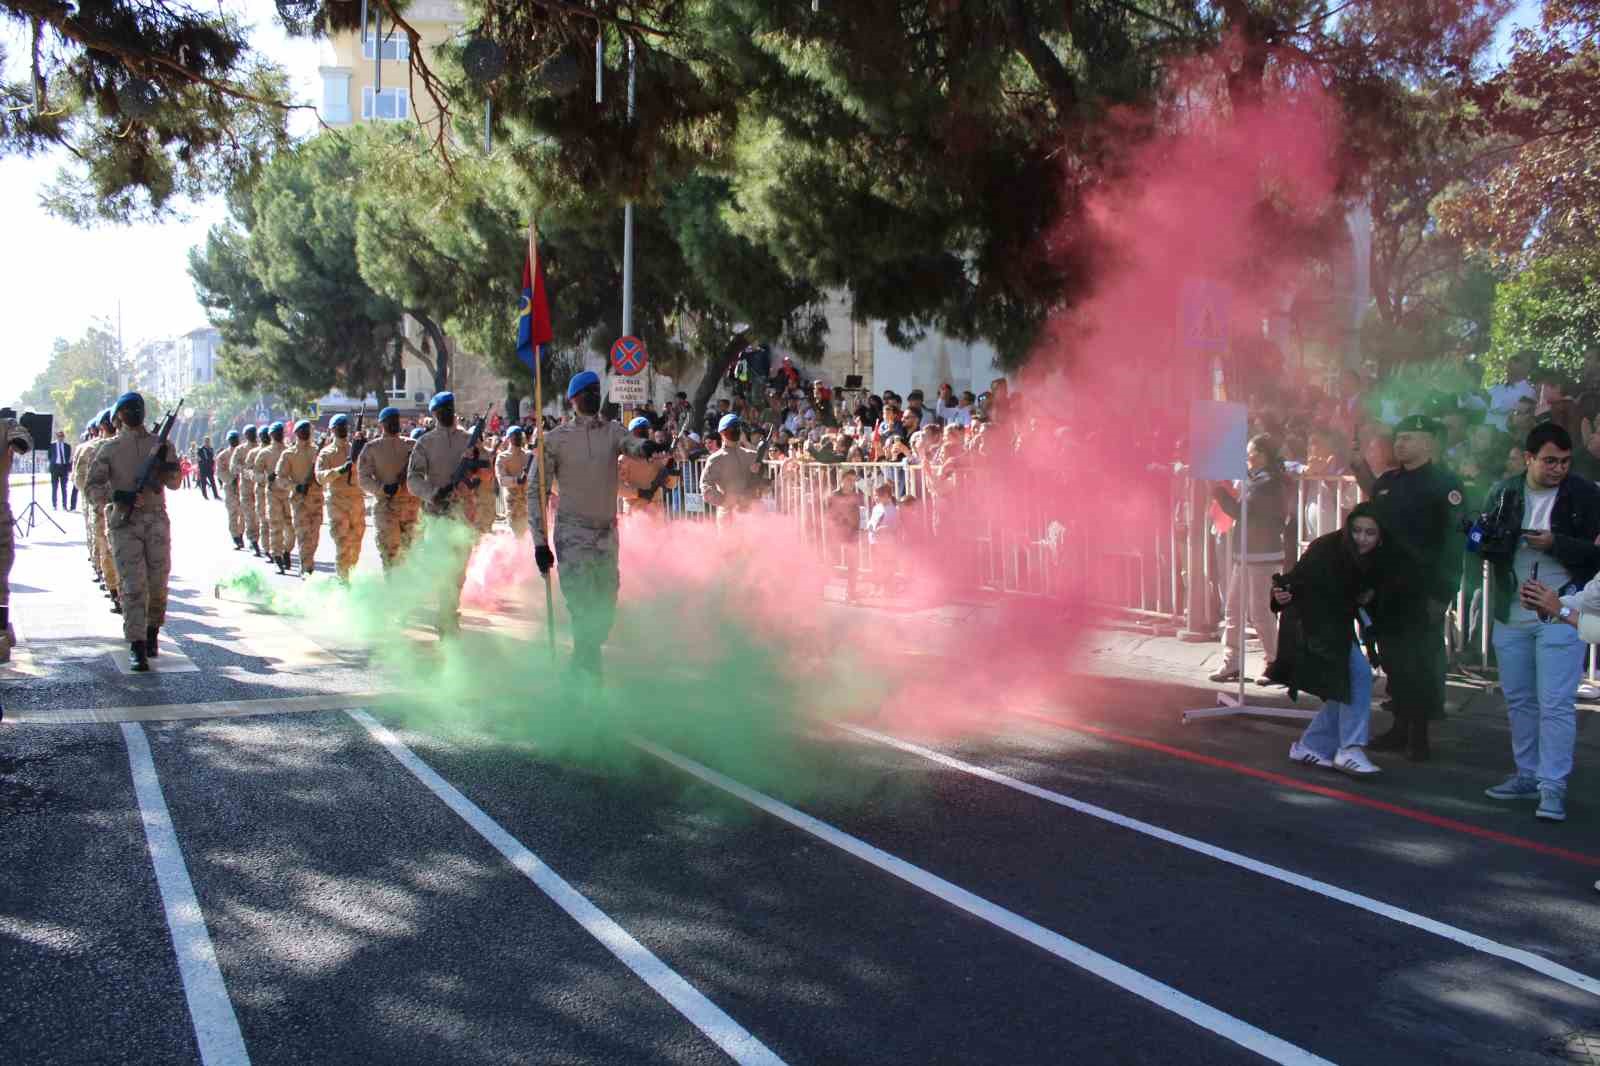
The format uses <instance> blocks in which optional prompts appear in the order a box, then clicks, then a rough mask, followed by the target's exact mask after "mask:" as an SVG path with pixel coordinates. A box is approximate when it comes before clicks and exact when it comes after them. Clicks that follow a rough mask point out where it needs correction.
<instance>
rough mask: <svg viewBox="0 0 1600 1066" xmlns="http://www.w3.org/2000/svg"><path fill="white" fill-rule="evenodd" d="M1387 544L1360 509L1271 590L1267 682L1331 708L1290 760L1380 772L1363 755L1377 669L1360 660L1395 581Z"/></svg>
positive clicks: (1366, 510) (1370, 513)
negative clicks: (1369, 620) (1375, 614)
mask: <svg viewBox="0 0 1600 1066" xmlns="http://www.w3.org/2000/svg"><path fill="white" fill-rule="evenodd" d="M1383 541H1384V536H1383V529H1382V527H1381V526H1380V525H1379V524H1378V519H1377V515H1376V513H1375V512H1374V510H1373V508H1372V505H1371V504H1366V503H1363V504H1361V505H1359V506H1357V507H1356V508H1355V509H1354V510H1352V511H1351V512H1350V517H1349V518H1348V519H1346V520H1345V524H1344V528H1343V529H1341V530H1339V531H1338V532H1337V533H1329V534H1327V535H1325V536H1321V537H1318V538H1317V539H1316V540H1314V541H1312V542H1311V544H1310V545H1309V546H1308V547H1307V548H1306V552H1305V554H1304V555H1302V556H1301V557H1300V561H1299V562H1298V563H1296V564H1295V566H1294V569H1293V570H1290V571H1289V573H1288V574H1287V575H1284V576H1283V577H1282V579H1281V580H1276V581H1274V587H1273V590H1272V609H1273V610H1274V611H1277V612H1280V614H1281V618H1280V621H1279V627H1278V628H1279V633H1278V657H1277V658H1276V659H1275V660H1273V662H1272V664H1271V666H1270V667H1269V668H1268V670H1267V677H1268V678H1269V679H1270V680H1272V681H1274V682H1277V683H1278V684H1281V685H1287V686H1288V688H1289V691H1290V693H1291V694H1294V693H1296V692H1309V693H1312V694H1313V695H1316V696H1321V697H1322V698H1323V699H1324V700H1325V701H1327V702H1325V703H1324V704H1323V705H1322V710H1321V711H1320V712H1319V713H1318V714H1317V716H1316V717H1315V718H1313V719H1312V720H1311V724H1310V725H1308V726H1306V730H1305V732H1304V733H1302V734H1300V739H1299V740H1297V741H1295V742H1294V743H1293V744H1291V745H1290V746H1289V758H1291V759H1293V760H1294V761H1295V762H1300V763H1305V764H1306V765H1308V766H1322V767H1326V768H1328V769H1331V770H1338V771H1340V772H1342V773H1346V774H1350V775H1351V776H1353V777H1370V776H1371V775H1373V774H1376V773H1378V772H1379V771H1378V768H1377V767H1376V766H1374V765H1373V764H1372V761H1371V760H1370V759H1368V758H1367V753H1366V751H1365V750H1364V749H1365V746H1366V743H1367V727H1368V723H1369V721H1370V720H1371V717H1372V666H1371V664H1369V663H1368V661H1367V658H1366V656H1364V655H1363V654H1362V653H1361V644H1360V642H1359V641H1357V639H1356V633H1357V629H1356V625H1357V622H1358V621H1359V620H1361V615H1362V614H1364V613H1366V612H1370V611H1371V609H1372V607H1373V604H1374V602H1375V600H1376V598H1377V596H1378V594H1379V590H1380V589H1381V588H1383V586H1384V585H1385V584H1386V583H1388V582H1389V581H1391V580H1392V579H1393V578H1394V577H1395V576H1396V575H1395V574H1393V573H1392V572H1391V571H1392V563H1391V556H1390V553H1389V551H1387V550H1386V549H1385V548H1384V546H1383ZM1369 617H1370V615H1369Z"/></svg>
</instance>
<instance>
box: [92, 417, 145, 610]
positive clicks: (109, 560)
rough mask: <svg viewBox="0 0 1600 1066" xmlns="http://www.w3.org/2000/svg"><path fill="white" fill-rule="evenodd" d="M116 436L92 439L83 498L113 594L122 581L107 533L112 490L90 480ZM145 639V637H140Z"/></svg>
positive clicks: (103, 570) (102, 574) (107, 588)
mask: <svg viewBox="0 0 1600 1066" xmlns="http://www.w3.org/2000/svg"><path fill="white" fill-rule="evenodd" d="M115 439H116V438H115V437H110V436H107V437H100V438H99V439H97V440H93V441H90V442H89V443H90V444H91V445H93V450H92V451H90V452H89V458H88V463H89V467H88V469H86V470H85V471H84V472H83V498H84V499H85V500H87V501H88V511H89V513H90V516H91V518H92V521H93V525H94V548H95V552H96V554H97V555H99V557H100V575H101V576H102V577H104V578H105V579H106V591H107V592H109V593H111V594H112V595H113V596H117V595H120V593H121V589H122V583H121V582H119V581H118V580H117V560H116V557H115V556H113V555H112V554H111V538H110V537H109V536H108V535H107V533H108V530H107V528H106V518H107V515H108V513H109V510H110V505H111V492H110V490H109V489H106V490H105V491H100V490H98V489H96V488H95V487H94V486H93V485H92V484H90V481H89V475H90V473H91V472H92V471H93V470H94V460H95V457H96V456H98V455H99V454H100V451H101V449H103V448H105V447H106V446H107V445H108V444H110V443H111V442H112V441H113V440H115ZM140 639H143V638H140Z"/></svg>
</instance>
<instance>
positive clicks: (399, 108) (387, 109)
mask: <svg viewBox="0 0 1600 1066" xmlns="http://www.w3.org/2000/svg"><path fill="white" fill-rule="evenodd" d="M361 117H362V118H364V119H371V118H376V119H381V120H386V121H398V120H400V119H404V118H410V117H411V94H410V93H408V92H407V91H406V90H404V89H385V90H383V92H381V93H379V94H378V112H377V114H373V112H372V86H370V85H369V86H367V87H365V88H364V89H362V90H361Z"/></svg>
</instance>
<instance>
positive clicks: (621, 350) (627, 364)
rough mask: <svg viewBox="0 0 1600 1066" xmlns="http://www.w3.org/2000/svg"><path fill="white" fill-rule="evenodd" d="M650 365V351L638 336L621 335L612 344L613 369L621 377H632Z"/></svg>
mask: <svg viewBox="0 0 1600 1066" xmlns="http://www.w3.org/2000/svg"><path fill="white" fill-rule="evenodd" d="M649 365H650V353H649V352H647V351H645V349H644V341H642V340H640V339H639V338H638V337H621V338H618V340H617V343H615V344H613V345H612V346H611V370H612V372H613V373H615V374H616V375H617V376H619V377H625V378H632V377H638V376H639V375H640V374H642V373H644V368H645V367H647V366H649Z"/></svg>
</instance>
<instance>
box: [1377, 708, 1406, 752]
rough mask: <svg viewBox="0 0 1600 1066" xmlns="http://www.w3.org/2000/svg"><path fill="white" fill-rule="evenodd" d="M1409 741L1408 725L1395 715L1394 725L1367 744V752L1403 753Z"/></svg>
mask: <svg viewBox="0 0 1600 1066" xmlns="http://www.w3.org/2000/svg"><path fill="white" fill-rule="evenodd" d="M1410 740H1411V728H1410V723H1409V722H1408V721H1407V720H1406V719H1404V718H1401V717H1400V716H1399V715H1395V719H1394V724H1393V725H1391V726H1390V727H1389V729H1388V731H1387V732H1385V733H1380V734H1378V735H1377V736H1375V737H1373V738H1372V740H1370V741H1369V742H1368V743H1367V750H1368V751H1404V750H1405V748H1406V745H1407V744H1408V743H1410Z"/></svg>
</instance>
